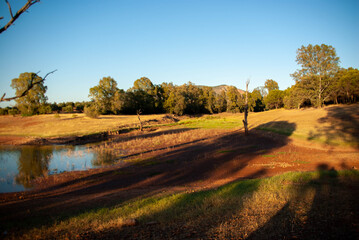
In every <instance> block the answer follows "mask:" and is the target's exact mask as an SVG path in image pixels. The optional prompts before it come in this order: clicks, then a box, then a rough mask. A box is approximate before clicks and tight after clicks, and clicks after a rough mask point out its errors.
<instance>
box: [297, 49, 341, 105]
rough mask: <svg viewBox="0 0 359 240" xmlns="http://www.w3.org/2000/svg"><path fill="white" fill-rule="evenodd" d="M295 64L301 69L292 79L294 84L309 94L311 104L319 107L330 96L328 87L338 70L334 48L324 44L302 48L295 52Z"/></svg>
mask: <svg viewBox="0 0 359 240" xmlns="http://www.w3.org/2000/svg"><path fill="white" fill-rule="evenodd" d="M296 62H297V63H298V64H299V65H300V66H301V69H298V70H297V71H296V72H294V73H293V74H292V77H293V78H294V79H295V81H296V84H298V85H300V87H301V88H302V89H304V90H305V91H306V92H308V93H310V100H311V101H312V103H313V104H315V105H316V106H318V107H321V106H322V105H323V103H324V101H326V100H328V98H329V97H330V95H331V92H330V86H331V85H332V83H333V78H334V76H335V74H336V72H337V71H338V69H339V57H337V55H336V51H335V48H334V47H332V46H330V45H329V46H328V45H325V44H322V45H314V46H313V45H311V44H309V45H308V46H302V47H301V48H299V49H298V50H297V57H296Z"/></svg>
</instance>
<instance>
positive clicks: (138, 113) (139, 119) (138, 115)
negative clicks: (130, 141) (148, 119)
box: [137, 110, 143, 132]
mask: <svg viewBox="0 0 359 240" xmlns="http://www.w3.org/2000/svg"><path fill="white" fill-rule="evenodd" d="M140 114H141V110H137V117H138V121H139V122H140V131H141V132H142V131H143V129H142V122H141V118H140Z"/></svg>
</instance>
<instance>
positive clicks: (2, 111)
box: [0, 108, 8, 115]
mask: <svg viewBox="0 0 359 240" xmlns="http://www.w3.org/2000/svg"><path fill="white" fill-rule="evenodd" d="M7 114H8V112H7V109H5V108H0V115H7Z"/></svg>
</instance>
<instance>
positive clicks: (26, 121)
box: [0, 114, 165, 137]
mask: <svg viewBox="0 0 359 240" xmlns="http://www.w3.org/2000/svg"><path fill="white" fill-rule="evenodd" d="M164 116H165V115H164V114H158V115H143V116H141V120H142V121H148V120H160V119H162V118H163V117H164ZM137 125H138V119H137V116H135V115H117V116H113V115H101V116H100V117H99V118H97V119H93V118H88V117H86V116H85V115H84V114H76V117H75V116H74V115H73V114H49V115H38V116H31V117H20V116H16V117H12V116H0V135H2V136H6V135H7V136H32V137H61V136H77V135H80V136H82V135H89V134H95V133H101V132H107V131H113V130H120V129H122V128H128V127H137Z"/></svg>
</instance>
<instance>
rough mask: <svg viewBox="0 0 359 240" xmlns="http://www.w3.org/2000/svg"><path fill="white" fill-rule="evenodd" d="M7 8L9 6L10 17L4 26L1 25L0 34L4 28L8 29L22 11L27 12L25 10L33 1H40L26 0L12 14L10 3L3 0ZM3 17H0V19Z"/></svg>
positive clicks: (35, 0)
mask: <svg viewBox="0 0 359 240" xmlns="http://www.w3.org/2000/svg"><path fill="white" fill-rule="evenodd" d="M5 2H6V4H7V6H8V8H9V13H10V17H11V19H10V20H9V21H8V22H7V23H6V25H5V26H3V27H2V28H0V34H1V33H2V32H4V31H5V30H6V29H8V28H9V27H10V26H11V25H12V24H13V23H14V22H15V21H16V19H18V18H19V17H20V15H21V14H23V13H24V12H27V10H28V9H29V8H30V7H31V6H32V5H34V4H35V3H38V2H40V0H28V1H27V2H26V3H25V5H24V6H22V8H20V9H19V10H18V11H17V12H16V13H15V15H13V13H12V9H11V5H10V3H9V1H8V0H5ZM2 19H4V17H0V20H2Z"/></svg>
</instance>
